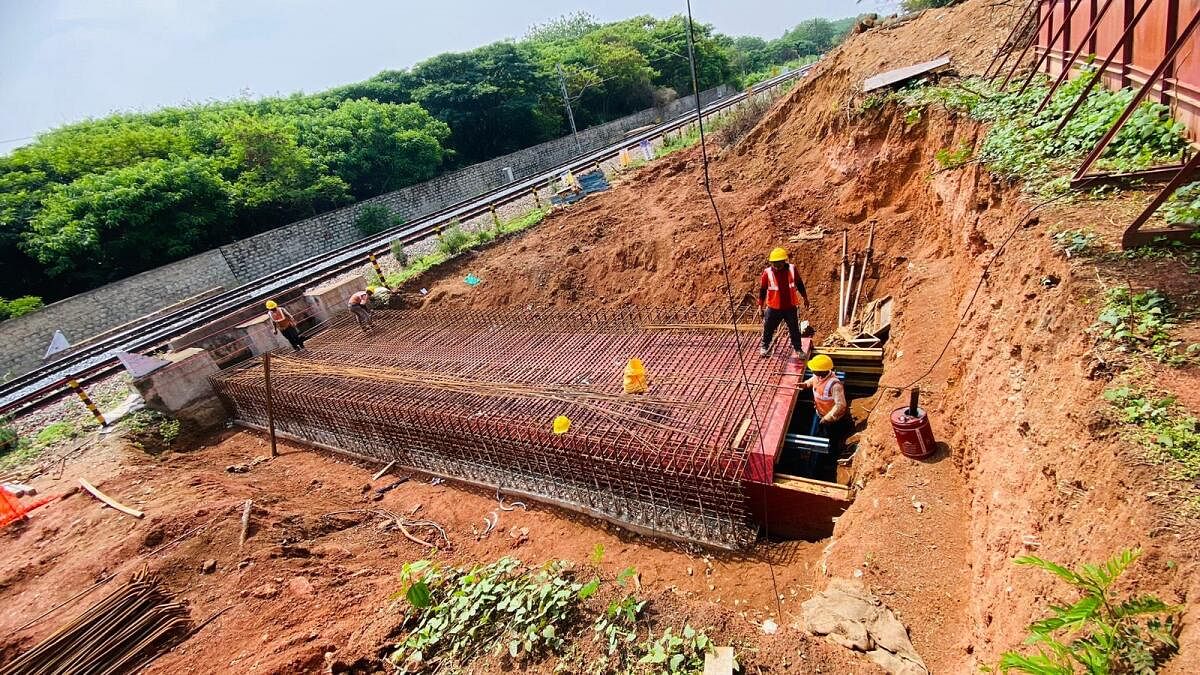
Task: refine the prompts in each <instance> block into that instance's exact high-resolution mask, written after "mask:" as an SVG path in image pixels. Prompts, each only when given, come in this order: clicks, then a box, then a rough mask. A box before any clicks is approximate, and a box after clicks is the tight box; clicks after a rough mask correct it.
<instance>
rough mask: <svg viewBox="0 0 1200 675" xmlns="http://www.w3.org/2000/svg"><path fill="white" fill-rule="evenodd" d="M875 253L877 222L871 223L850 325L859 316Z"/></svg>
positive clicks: (851, 310) (852, 306)
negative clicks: (859, 307) (859, 308)
mask: <svg viewBox="0 0 1200 675" xmlns="http://www.w3.org/2000/svg"><path fill="white" fill-rule="evenodd" d="M874 253H875V223H871V229H870V231H869V232H868V234H867V250H866V252H865V253H864V254H863V264H862V270H861V271H860V272H859V279H858V292H857V293H855V295H854V304H853V305H851V306H850V322H849V323H850V326H851V327H853V326H854V319H855V318H856V317H857V316H858V304H859V302H861V301H862V292H863V286H865V285H866V284H867V272H868V271H870V269H871V256H872V254H874Z"/></svg>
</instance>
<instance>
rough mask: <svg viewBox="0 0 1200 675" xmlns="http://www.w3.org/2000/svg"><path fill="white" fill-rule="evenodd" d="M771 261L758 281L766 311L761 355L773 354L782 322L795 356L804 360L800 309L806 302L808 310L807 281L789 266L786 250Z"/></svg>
mask: <svg viewBox="0 0 1200 675" xmlns="http://www.w3.org/2000/svg"><path fill="white" fill-rule="evenodd" d="M769 261H770V263H771V264H770V265H769V266H768V267H767V268H766V269H764V270H763V273H762V277H761V278H760V280H759V290H758V306H759V307H760V308H762V307H763V306H764V305H765V306H766V307H765V309H763V336H762V349H760V350H758V355H759V356H762V357H766V356H767V354H769V353H770V351H771V341H772V340H773V339H774V338H775V330H776V329H778V328H779V323H780V322H781V321H782V322H783V323H786V324H787V329H788V337H789V338H791V341H792V352H793V354H794V355H796V356H800V357H802V356H803V353H804V348H803V345H802V343H801V340H800V338H801V335H800V324H799V320H798V319H799V317H798V315H797V309H798V307H799V305H800V301H801V300H804V309H806V310H807V309H808V307H809V303H808V293H807V292H806V291H805V290H804V281H802V280H801V279H800V275H799V274H797V273H796V266H795V265H793V264H791V263H790V262H788V252H787V251H786V250H784V249H782V248H776V249H775V250H773V251H771V256H770V258H769Z"/></svg>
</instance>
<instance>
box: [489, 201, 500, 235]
mask: <svg viewBox="0 0 1200 675" xmlns="http://www.w3.org/2000/svg"><path fill="white" fill-rule="evenodd" d="M488 210H489V211H491V212H492V225H494V226H496V231H497V232H499V231H500V216H499V215H497V214H496V205H495V204H488Z"/></svg>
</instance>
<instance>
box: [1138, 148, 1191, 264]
mask: <svg viewBox="0 0 1200 675" xmlns="http://www.w3.org/2000/svg"><path fill="white" fill-rule="evenodd" d="M1198 168H1200V152H1198V153H1195V154H1193V155H1192V157H1191V159H1189V160H1188V161H1187V162H1186V163H1185V164H1184V165H1183V166H1182V167H1180V169H1179V170H1178V171H1177V172H1176V173H1175V177H1174V178H1172V179H1171V182H1169V183H1167V184H1166V186H1165V187H1163V189H1162V190H1160V191H1159V193H1158V194H1157V195H1155V197H1154V199H1153V200H1151V201H1150V203H1149V204H1147V205H1146V208H1145V209H1143V210H1142V212H1141V213H1140V214H1139V215H1138V217H1137V218H1135V219H1134V220H1133V222H1132V223H1130V224H1129V227H1127V228H1125V232H1124V234H1122V235H1121V247H1122V248H1124V249H1131V248H1136V247H1138V246H1142V245H1144V244H1149V243H1153V241H1154V240H1155V239H1157V238H1159V237H1166V238H1167V239H1172V240H1177V241H1179V240H1186V239H1189V238H1190V237H1191V235H1192V234H1194V233H1195V231H1196V228H1195V227H1180V226H1172V227H1169V228H1167V229H1165V230H1156V231H1154V232H1142V231H1141V230H1142V226H1143V225H1145V224H1146V223H1147V222H1148V221H1149V220H1150V218H1151V217H1152V216H1153V215H1154V214H1155V213H1156V212H1157V211H1158V208H1159V207H1160V206H1162V205H1163V204H1165V203H1166V202H1167V200H1168V199H1170V198H1171V195H1173V194H1175V191H1176V190H1178V189H1179V188H1181V187H1183V185H1184V183H1187V182H1188V181H1189V180H1191V178H1192V176H1193V175H1194V174H1195V173H1196V170H1197V169H1198Z"/></svg>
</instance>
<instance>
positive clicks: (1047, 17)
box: [992, 0, 1058, 91]
mask: <svg viewBox="0 0 1200 675" xmlns="http://www.w3.org/2000/svg"><path fill="white" fill-rule="evenodd" d="M1057 4H1058V0H1050V7H1049V8H1048V9H1047V10H1046V15H1045V16H1043V17H1042V20H1041V21H1040V22H1038V25H1037V29H1036V30H1034V31H1033V35H1032V36H1030V38H1029V42H1028V43H1026V45H1025V48H1024V49H1022V50H1021V54H1020V55H1019V56H1017V60H1016V61H1014V62H1013V64H1012V69H1011V70H1009V71H1008V75H1007V76H1005V78H1004V82H1003V83H1002V84H1001V85H1000V91H1004V88H1005V87H1007V86H1008V81H1009V80H1011V79H1012V76H1013V75H1014V74H1015V73H1016V72H1017V68H1019V67H1020V66H1021V60H1022V59H1024V58H1025V54H1026V52H1028V51H1029V48H1030V47H1032V46H1033V45H1034V44H1035V43H1036V42H1037V40H1038V36H1039V35H1041V34H1042V27H1043V26H1045V25H1046V22H1047V21H1049V20H1050V17H1052V16H1054V6H1055V5H1057ZM999 74H1000V73H996V75H999ZM996 75H993V76H992V79H993V80H994V79H996Z"/></svg>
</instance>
